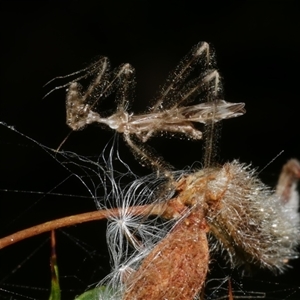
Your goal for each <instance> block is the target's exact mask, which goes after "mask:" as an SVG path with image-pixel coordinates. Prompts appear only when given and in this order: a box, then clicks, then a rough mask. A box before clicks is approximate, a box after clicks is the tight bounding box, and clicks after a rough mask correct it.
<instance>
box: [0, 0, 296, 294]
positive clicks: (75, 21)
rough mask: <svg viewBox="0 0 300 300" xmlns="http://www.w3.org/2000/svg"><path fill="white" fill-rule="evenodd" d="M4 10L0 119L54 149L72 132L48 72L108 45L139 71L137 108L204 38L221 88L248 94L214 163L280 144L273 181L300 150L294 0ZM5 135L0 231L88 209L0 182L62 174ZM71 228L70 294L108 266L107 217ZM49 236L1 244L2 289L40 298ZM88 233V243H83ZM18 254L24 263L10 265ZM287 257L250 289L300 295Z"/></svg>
mask: <svg viewBox="0 0 300 300" xmlns="http://www.w3.org/2000/svg"><path fill="white" fill-rule="evenodd" d="M0 11H1V12H0V13H1V15H0V19H1V99H0V120H1V121H4V122H6V123H7V124H8V125H13V126H14V127H15V128H16V129H17V130H19V131H20V132H22V133H24V134H26V135H27V136H29V137H31V138H33V139H34V140H36V141H38V142H39V143H41V144H43V145H46V146H49V147H52V148H57V146H58V145H59V144H60V142H61V141H62V140H63V139H64V137H65V136H66V135H67V134H68V132H69V129H68V128H67V126H66V125H65V100H64V99H65V98H64V97H65V91H64V90H60V91H57V92H54V93H52V94H51V95H50V96H48V97H47V98H45V99H43V100H42V98H43V96H44V95H45V94H46V93H47V92H48V91H49V90H50V89H51V88H53V87H55V86H56V83H55V82H54V83H52V84H50V85H49V86H47V87H44V88H43V85H44V84H45V83H46V82H48V81H49V80H50V79H52V78H54V77H56V76H58V75H65V74H69V73H71V72H74V71H76V70H79V69H80V68H82V67H84V66H85V65H86V64H87V63H90V62H91V61H93V59H95V57H97V56H99V55H105V56H108V57H109V58H110V61H111V62H112V65H113V66H117V65H119V64H120V63H123V62H129V63H130V64H132V65H133V66H134V67H135V68H136V76H137V91H136V97H135V102H134V104H133V106H132V111H134V112H138V111H143V110H145V109H146V108H147V105H149V103H150V101H151V99H152V98H153V97H154V95H155V93H156V91H157V89H158V87H159V85H161V84H162V83H163V82H164V79H165V78H166V76H167V75H168V72H169V71H170V70H172V69H173V68H174V66H176V63H177V62H178V61H179V60H180V59H181V58H182V57H183V56H184V55H185V54H186V53H187V52H188V51H189V50H190V48H191V47H192V46H193V45H194V44H196V43H197V42H199V41H207V42H209V43H211V44H212V45H213V46H214V48H215V50H216V53H217V62H218V68H219V70H220V73H221V75H222V76H223V77H224V89H225V99H226V100H227V101H229V102H245V103H246V110H247V113H246V114H245V115H244V116H242V117H239V118H237V119H232V120H226V121H225V122H223V131H222V139H221V141H220V149H221V153H220V157H221V162H222V161H227V160H232V159H234V158H236V159H239V160H240V161H242V162H245V163H252V164H253V166H254V167H258V168H259V169H262V168H263V167H264V166H266V165H267V164H268V163H269V162H270V161H271V160H272V159H273V158H274V157H275V156H276V155H277V154H279V153H280V152H281V151H282V150H284V152H283V154H281V155H280V156H279V157H278V158H277V159H276V160H275V161H274V162H272V163H271V164H270V165H269V166H268V167H267V168H266V169H265V170H263V172H262V174H261V176H262V178H263V179H264V181H265V182H267V183H268V184H270V185H274V184H275V183H276V180H277V176H278V174H279V172H280V168H281V166H282V165H283V164H284V163H285V161H286V160H287V159H288V158H291V157H296V158H298V159H299V158H300V142H299V121H298V120H299V86H298V85H299V79H300V78H299V67H300V55H299V53H300V34H299V30H300V19H299V13H300V5H299V3H298V2H297V1H146V0H136V1H128V0H123V1H121V0H120V1H1V10H0ZM62 83H65V82H64V81H62V82H61V81H59V83H58V85H59V84H62ZM107 105H108V106H109V104H107ZM113 107H114V103H111V106H110V108H113ZM0 134H1V142H0V147H1V155H0V157H1V164H0V168H1V175H0V177H1V187H0V188H1V189H2V192H1V200H0V201H1V202H0V205H1V210H0V213H1V218H0V219H1V221H0V222H1V236H5V235H7V234H8V233H12V232H14V231H15V230H19V229H21V228H25V227H27V226H29V225H33V224H36V223H40V222H43V221H46V220H49V219H52V218H56V217H59V216H65V215H68V214H72V213H76V212H84V211H89V210H93V209H94V208H95V206H94V203H93V202H92V200H90V199H80V198H78V199H77V198H72V197H54V196H52V197H48V196H47V197H44V198H43V199H41V200H39V199H40V196H39V195H36V194H35V193H33V194H28V193H23V192H19V193H16V192H6V191H4V189H12V190H20V191H22V190H26V191H43V192H45V191H46V192H47V191H49V190H51V189H52V188H53V187H55V186H56V185H57V184H59V183H60V182H61V181H62V180H63V179H64V178H65V177H66V176H67V174H66V173H65V171H64V170H63V168H62V167H61V166H60V165H59V164H57V163H56V162H55V160H54V159H53V158H51V157H50V156H49V155H47V154H46V153H45V152H44V151H43V150H42V149H41V148H40V147H38V146H37V145H35V144H34V143H32V142H30V141H29V140H27V139H25V138H22V137H21V136H20V135H18V134H15V133H13V132H11V131H10V130H8V129H7V128H5V127H2V126H1V133H0ZM111 136H112V132H110V131H105V130H103V129H101V128H100V129H99V128H97V126H92V127H91V128H87V129H85V130H84V131H83V132H79V133H73V134H72V135H71V136H70V138H69V139H68V141H67V142H66V143H65V145H64V150H72V151H75V152H79V153H82V154H99V153H100V152H101V150H102V149H103V146H104V145H105V144H106V143H107V141H108V140H109V138H110V137H111ZM151 145H152V146H153V147H154V148H155V149H156V150H157V151H158V152H159V153H160V154H162V156H163V157H165V158H166V159H167V160H168V161H169V162H171V163H172V164H173V165H174V166H175V167H176V169H180V168H183V167H184V166H186V165H191V164H192V163H193V162H195V161H201V149H202V145H201V142H200V143H199V142H198V143H195V142H187V141H182V140H179V139H164V138H154V139H153V140H152V141H151ZM120 151H121V152H122V153H123V157H124V158H125V160H126V162H129V163H130V164H132V166H133V168H134V171H135V172H137V173H139V172H140V174H146V173H147V170H146V169H141V168H140V166H139V165H138V164H137V163H136V162H135V161H134V158H133V156H132V154H131V153H130V152H129V151H128V149H127V148H126V147H123V144H122V142H121V145H120ZM66 189H68V190H66V191H65V190H61V191H60V192H61V193H67V194H74V195H80V194H82V193H85V194H86V191H84V187H81V186H80V185H79V184H78V182H75V181H74V184H73V186H67V185H66ZM78 227H79V226H78ZM78 227H77V228H71V229H68V230H66V231H65V232H66V234H70V236H71V237H72V238H70V237H69V238H68V237H66V235H65V234H64V233H63V232H59V233H58V242H59V245H61V246H58V247H60V248H61V249H60V248H59V249H60V251H61V252H59V254H58V255H59V258H60V257H64V258H60V263H61V274H62V277H63V282H64V284H65V288H64V289H65V294H64V295H65V299H72V295H73V294H76V293H78V290H80V289H81V290H84V288H86V286H87V285H88V284H92V283H94V282H97V280H99V278H100V277H101V276H103V274H105V273H106V272H107V270H108V254H107V252H106V249H105V245H104V243H105V234H104V231H105V226H103V222H102V225H100V224H97V225H95V223H94V224H87V225H82V226H80V228H78ZM74 236H76V237H78V239H79V241H77V242H75V244H76V247H75V248H76V249H77V250H73V249H74V247H72V243H71V244H69V242H70V241H71V239H73V237H74ZM47 238H48V236H47V235H43V236H41V237H37V238H33V239H31V240H29V241H24V242H21V243H19V244H18V245H14V246H11V247H10V248H7V249H4V250H2V251H1V252H0V260H1V262H0V263H1V277H0V298H1V297H2V298H3V299H11V298H10V297H12V298H13V299H23V298H24V297H25V296H27V297H33V298H34V299H47V295H48V294H47V293H48V291H47V288H48V286H47V284H48V281H49V278H48V277H49V274H48V265H49V262H48V257H49V249H48V243H47ZM84 239H86V240H85V241H86V242H87V243H88V245H89V247H91V248H88V249H89V250H82V249H83V248H84V247H82V243H83V242H81V241H83V240H84ZM44 241H46V244H45V245H44V246H42V243H43V242H44ZM77 246H78V247H77ZM39 247H40V248H39ZM86 247H87V246H86ZM99 247H100V248H101V249H102V250H103V251H100V250H99ZM35 249H38V251H37V252H38V254H35V253H34V252H33V251H34V250H35ZM70 249H71V250H70ZM78 249H79V250H78ZM84 249H87V248H84ZM77 252H78V256H77ZM60 253H61V254H60ZM69 253H72V254H73V256H72V258H71V256H70V254H69ZM80 255H81V256H80ZM23 260H25V262H24V261H23ZM68 260H69V261H68ZM19 264H20V266H21V267H20V268H19V267H18V268H17V269H14V268H15V267H16V266H18V265H19ZM292 264H293V266H294V269H292V270H289V271H288V272H287V273H286V274H285V275H283V276H281V277H273V275H270V274H269V273H263V274H264V275H262V279H259V280H258V282H256V281H254V280H253V281H250V287H247V288H246V290H250V291H256V290H257V289H258V285H259V284H260V285H263V288H260V291H261V290H264V289H268V290H272V289H274V290H276V292H274V294H268V297H269V298H268V299H284V298H283V297H286V299H298V297H299V286H300V284H299V279H297V274H299V270H300V265H299V261H295V262H292ZM13 270H15V272H14V271H13ZM84 272H86V275H84V274H85V273H84ZM92 273H93V275H91V274H92ZM28 274H30V276H29V275H28ZM74 274H75V275H74ZM225 275H226V274H225ZM225 275H224V274H223V276H225ZM221 276H222V275H221ZM257 276H259V275H257ZM6 277H7V278H6ZM70 277H71V278H70ZM255 278H258V277H255ZM251 282H252V283H253V284H252V285H251ZM262 282H263V284H262ZM267 282H268V283H267ZM273 282H276V285H275V283H274V284H273ZM277 283H278V284H279V286H277ZM17 285H24V286H25V287H24V288H19V287H17ZM74 286H76V289H75V287H74ZM33 287H38V288H40V290H39V291H37V290H35V289H34V288H33ZM44 288H45V290H43V289H44ZM72 288H74V289H75V291H74V292H72V291H71V289H72ZM4 290H7V291H9V292H5V291H4ZM278 290H281V293H282V294H279V292H278ZM39 292H41V294H38V293H39ZM16 293H19V294H21V295H23V296H20V297H19V296H17V295H16ZM72 293H73V294H72ZM281 295H282V296H281ZM252 296H253V295H252ZM22 297H23V298H22ZM272 297H273V298H272ZM2 298H1V299H2ZM211 299H215V298H213V296H212V297H211Z"/></svg>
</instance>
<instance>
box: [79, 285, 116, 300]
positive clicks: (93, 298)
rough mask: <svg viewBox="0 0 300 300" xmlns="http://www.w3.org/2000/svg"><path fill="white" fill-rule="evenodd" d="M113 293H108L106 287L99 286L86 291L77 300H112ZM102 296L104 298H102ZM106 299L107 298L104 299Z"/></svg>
mask: <svg viewBox="0 0 300 300" xmlns="http://www.w3.org/2000/svg"><path fill="white" fill-rule="evenodd" d="M111 295H112V292H111V291H110V292H109V291H107V287H106V286H98V287H96V288H94V289H92V290H89V291H86V292H84V293H83V294H81V295H80V296H78V297H76V298H75V300H99V299H101V300H104V299H107V300H109V299H111V297H110V296H111ZM100 296H102V297H101V298H100ZM104 297H106V298H104Z"/></svg>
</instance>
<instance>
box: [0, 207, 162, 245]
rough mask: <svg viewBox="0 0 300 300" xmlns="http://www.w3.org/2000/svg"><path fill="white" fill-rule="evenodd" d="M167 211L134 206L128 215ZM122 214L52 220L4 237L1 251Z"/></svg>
mask: <svg viewBox="0 0 300 300" xmlns="http://www.w3.org/2000/svg"><path fill="white" fill-rule="evenodd" d="M164 211H165V205H161V204H159V203H158V204H154V205H153V204H152V205H143V206H132V207H130V208H129V209H128V211H127V213H129V214H132V215H141V216H143V215H145V216H148V215H163V213H164ZM121 214H122V209H119V208H112V209H102V210H98V211H92V212H88V213H83V214H77V215H73V216H68V217H64V218H60V219H56V220H51V221H48V222H45V223H42V224H39V225H35V226H33V227H30V228H27V229H24V230H20V231H18V232H15V233H13V234H11V235H8V236H6V237H3V238H1V239H0V249H3V248H5V247H7V246H9V245H12V244H14V243H17V242H19V241H22V240H24V239H27V238H29V237H33V236H35V235H38V234H41V233H44V232H47V231H51V230H55V229H58V228H62V227H67V226H71V225H76V224H81V223H85V222H91V221H97V220H103V219H107V218H109V217H112V216H118V215H121Z"/></svg>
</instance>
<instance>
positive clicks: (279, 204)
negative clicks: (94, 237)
mask: <svg viewBox="0 0 300 300" xmlns="http://www.w3.org/2000/svg"><path fill="white" fill-rule="evenodd" d="M197 65H200V66H202V67H204V69H203V72H201V74H200V75H199V76H198V77H197V78H196V79H192V78H190V77H192V75H193V74H192V73H193V70H194V69H195V67H196V66H197ZM84 72H86V73H85V74H84V75H82V76H80V77H78V78H77V79H75V80H74V81H71V82H70V83H68V84H67V86H68V92H67V101H66V104H67V124H68V125H69V126H70V127H71V128H72V129H74V130H79V129H81V128H83V127H84V126H86V125H87V124H90V123H93V122H97V123H101V124H106V125H108V126H109V127H110V128H112V129H114V130H116V131H118V132H120V133H123V136H124V138H125V140H126V141H127V143H128V145H129V146H130V147H131V148H132V149H133V151H134V152H135V153H136V154H137V156H138V157H139V159H140V160H141V159H142V160H145V161H147V162H148V163H149V164H150V165H151V166H152V167H153V169H154V170H156V171H157V170H158V171H162V172H161V173H162V174H160V172H158V174H155V173H153V174H150V175H149V176H147V177H142V178H139V177H136V179H135V180H134V181H133V182H131V183H130V184H129V185H127V187H126V188H124V187H122V186H121V185H120V184H119V181H118V180H116V178H115V177H114V169H113V157H112V156H110V158H109V161H108V162H106V168H101V170H102V171H103V174H100V175H99V176H100V177H101V176H103V177H104V178H101V184H104V185H105V182H110V183H111V185H112V192H108V193H107V195H108V197H107V198H108V199H107V201H111V202H114V203H115V204H116V206H114V205H112V206H113V207H117V208H116V209H110V208H109V207H105V206H103V205H102V206H101V205H100V206H99V207H100V208H103V210H102V217H101V218H103V216H105V217H106V218H107V219H108V220H109V224H108V230H107V242H108V247H109V249H110V252H111V257H112V272H111V274H110V275H109V276H108V277H107V278H106V279H104V280H103V281H102V282H101V283H100V285H104V286H105V291H104V292H103V293H102V294H101V295H100V296H99V299H101V300H108V299H109V300H116V299H120V300H132V299H135V300H145V299H149V300H161V299H172V300H193V299H203V297H204V296H203V295H204V292H203V291H204V284H205V280H206V278H207V274H208V273H209V264H210V257H211V255H210V253H211V252H214V251H217V250H221V251H222V254H224V256H226V257H227V261H228V263H229V264H230V265H231V266H232V267H234V268H236V267H248V266H256V267H259V268H266V269H269V270H271V271H273V272H279V273H280V272H283V271H285V269H286V268H287V266H288V263H289V261H290V260H292V259H296V258H297V257H298V255H299V253H298V251H297V246H298V245H299V244H300V216H299V212H298V209H299V193H298V192H297V183H298V181H299V179H300V163H299V161H298V160H296V159H291V160H289V161H288V162H287V163H286V164H285V165H284V166H283V168H282V171H281V174H280V177H279V180H278V184H277V187H276V189H275V190H272V189H271V188H269V187H268V186H266V185H265V184H264V183H262V182H261V180H260V179H259V178H258V175H257V173H256V171H255V170H254V169H252V168H251V166H247V165H245V164H242V163H240V162H238V161H236V160H235V161H233V162H228V163H225V164H224V165H223V166H220V165H210V163H209V162H210V159H208V163H206V164H204V167H203V168H199V169H197V170H194V171H193V170H186V171H184V170H182V171H173V170H170V169H169V168H165V167H164V161H163V160H157V158H155V157H153V156H152V155H150V154H149V153H148V152H147V150H145V148H144V147H142V146H140V144H139V143H138V142H137V143H136V142H135V140H133V139H136V140H137V141H139V142H140V143H144V142H146V141H147V140H148V139H149V138H151V137H152V136H153V135H154V134H156V133H157V132H159V131H166V132H170V133H180V134H183V135H184V136H185V137H188V138H191V139H200V138H202V132H201V131H200V130H198V129H197V128H196V126H195V125H194V123H198V122H200V123H204V124H205V125H207V128H208V130H209V135H208V143H209V144H211V142H210V141H211V139H212V138H213V136H212V135H213V130H211V128H213V127H214V124H215V123H217V122H218V121H220V120H223V119H227V118H231V117H236V116H239V115H241V114H243V113H244V112H245V111H244V104H243V103H229V102H225V101H224V100H223V99H222V98H221V92H222V88H221V82H220V76H219V73H218V71H216V69H215V60H214V56H213V55H212V54H211V52H210V51H209V45H208V44H207V43H205V42H204V43H199V44H198V45H196V46H195V47H194V48H193V49H192V51H191V52H190V53H189V54H188V55H187V56H186V58H184V59H183V60H182V61H181V62H180V63H179V65H178V66H177V68H176V69H175V71H174V72H173V73H172V74H171V75H170V76H169V79H168V80H167V82H166V84H165V85H164V86H163V87H162V89H161V91H160V93H159V96H158V98H157V99H156V100H157V101H156V104H155V105H154V106H152V107H151V108H150V109H149V110H148V111H147V112H146V113H145V114H141V115H134V114H129V113H128V112H127V108H128V106H129V102H130V99H131V98H130V91H131V90H132V88H133V85H134V77H133V74H134V70H133V68H132V67H131V66H130V65H129V64H124V65H122V66H120V67H119V68H117V69H116V70H114V71H113V72H110V71H109V62H108V59H107V58H101V59H100V60H99V61H98V62H96V63H95V64H94V65H92V66H90V67H88V68H87V69H84ZM73 74H74V73H73ZM76 74H78V72H76ZM88 76H94V77H93V80H92V83H91V84H90V85H89V87H88V88H87V90H85V91H84V92H82V91H81V90H82V88H81V85H80V84H79V82H78V81H79V80H80V79H85V78H87V77H88ZM61 87H62V86H61ZM61 87H58V88H61ZM113 91H116V101H117V103H118V108H117V111H116V113H114V114H112V115H111V116H109V117H103V116H101V114H100V113H98V112H96V109H95V105H96V103H97V102H98V101H99V100H102V99H103V98H105V97H107V96H109V95H110V94H111V93H112V92H113ZM197 97H198V98H200V99H204V98H205V99H206V100H207V101H206V102H203V103H200V104H192V105H187V106H183V105H184V104H188V103H193V101H194V100H195V101H196V100H199V99H198V98H197ZM210 127H211V128H210ZM132 136H133V139H132ZM210 151H212V148H211V147H210V146H208V147H207V152H210ZM111 153H112V152H111V151H110V154H111ZM209 155H210V153H209ZM209 155H208V156H209ZM104 156H105V155H102V158H103V157H104ZM91 165H93V166H94V165H96V164H95V163H92V164H91ZM97 166H98V165H97ZM90 169H91V168H90V167H88V170H90ZM99 170H100V168H97V171H99ZM107 170H109V171H110V172H107ZM166 174H168V175H169V176H165V175H166ZM104 179H105V180H104ZM169 182H171V183H172V184H171V185H170V184H169ZM96 186H97V185H96ZM110 204H111V203H110ZM153 216H158V217H160V218H161V219H162V220H163V221H162V222H161V224H160V225H157V224H156V223H155V221H156V219H155V218H154V220H153ZM148 217H149V218H148ZM68 219H72V218H68ZM55 228H58V226H57V227H55ZM33 231H35V230H33ZM161 231H164V232H163V234H161V233H160V232H161ZM156 235H159V236H158V237H156ZM14 238H15V237H6V238H5V239H6V240H7V239H10V240H11V239H14ZM229 295H230V298H231V299H232V291H230V294H229Z"/></svg>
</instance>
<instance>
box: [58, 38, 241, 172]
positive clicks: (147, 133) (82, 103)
mask: <svg viewBox="0 0 300 300" xmlns="http://www.w3.org/2000/svg"><path fill="white" fill-rule="evenodd" d="M196 67H201V72H200V74H197V75H196V78H194V77H193V76H191V75H192V74H193V72H194V71H195V68H196ZM79 72H80V71H79ZM79 72H76V73H73V74H77V73H79ZM82 72H84V73H85V74H84V75H82V76H80V77H79V78H77V79H75V80H73V81H71V82H70V83H68V84H66V85H63V86H61V87H65V86H68V91H67V96H66V114H67V125H68V126H69V127H70V128H71V129H72V130H80V129H82V128H83V127H84V126H86V125H88V124H91V123H100V124H105V125H107V126H108V127H110V128H111V129H113V130H115V131H117V132H119V133H122V134H123V137H124V139H125V141H126V142H127V144H128V145H129V147H130V148H131V149H132V151H133V152H134V154H136V157H137V158H138V159H139V160H140V161H141V162H142V163H145V164H148V165H150V166H151V167H152V168H153V169H155V170H163V171H165V169H167V168H168V165H167V164H166V163H165V162H164V160H163V159H162V158H158V157H154V156H153V155H151V150H150V149H149V147H145V145H144V143H145V142H147V141H148V140H149V139H150V138H151V137H152V136H154V135H155V134H157V133H159V132H168V133H169V134H172V135H174V134H180V135H182V136H185V137H186V138H188V139H194V140H199V139H201V138H202V132H201V131H200V130H199V129H197V128H196V127H195V123H202V124H207V123H209V122H214V123H216V122H219V121H220V120H223V119H228V118H233V117H237V116H240V115H242V114H244V113H245V110H244V103H230V102H226V101H225V100H223V99H222V95H221V92H222V86H221V82H220V75H219V72H218V71H217V69H216V68H215V59H214V53H213V51H212V50H211V49H210V46H209V44H208V43H206V42H200V43H199V44H197V45H195V46H194V47H193V48H192V50H191V51H190V52H189V53H188V54H187V55H186V57H185V58H184V59H183V60H182V61H181V62H180V63H179V64H178V65H177V67H176V68H175V70H174V71H173V72H171V73H170V75H169V78H168V79H167V81H166V83H165V84H164V85H163V86H162V88H161V90H160V92H159V94H158V97H157V98H156V99H155V101H154V102H155V104H154V105H153V106H152V107H150V108H149V109H148V111H146V112H145V113H143V114H133V113H129V112H128V108H129V105H130V102H131V99H132V93H133V90H134V85H135V76H134V73H135V71H134V68H133V67H132V66H131V65H130V64H128V63H127V64H123V65H121V66H120V67H118V68H116V69H115V70H113V71H110V63H109V60H108V58H107V57H102V58H100V59H99V60H98V61H97V62H96V63H94V64H92V65H91V66H89V67H88V68H85V69H83V70H82ZM70 75H72V74H70ZM70 75H68V76H70ZM88 76H93V80H92V81H91V83H90V84H89V86H88V88H87V89H86V90H85V91H83V87H82V85H81V84H80V82H79V81H80V79H83V78H86V77H88ZM61 87H58V88H61ZM114 91H115V92H116V102H117V110H116V112H115V113H113V114H112V115H110V116H108V117H104V116H102V115H101V113H100V112H97V111H96V106H97V104H99V102H101V101H102V100H103V99H104V98H106V97H108V96H109V95H110V94H111V93H113V92H114ZM195 102H196V103H195Z"/></svg>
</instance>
